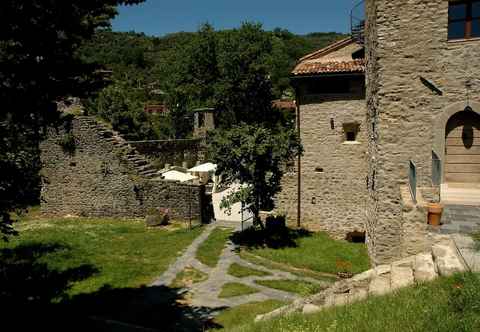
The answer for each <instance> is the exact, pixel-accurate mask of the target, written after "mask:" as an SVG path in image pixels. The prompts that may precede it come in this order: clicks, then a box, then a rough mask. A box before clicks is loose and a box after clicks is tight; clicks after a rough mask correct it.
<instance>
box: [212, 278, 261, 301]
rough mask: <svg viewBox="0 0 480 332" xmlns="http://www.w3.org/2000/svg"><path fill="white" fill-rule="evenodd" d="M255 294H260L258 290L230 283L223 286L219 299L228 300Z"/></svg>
mask: <svg viewBox="0 0 480 332" xmlns="http://www.w3.org/2000/svg"><path fill="white" fill-rule="evenodd" d="M253 293H258V290H257V289H255V288H252V287H250V286H247V285H244V284H240V283H236V282H229V283H226V284H225V285H223V287H222V291H221V292H220V295H218V297H220V298H227V297H234V296H240V295H248V294H253Z"/></svg>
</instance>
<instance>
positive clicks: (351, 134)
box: [347, 131, 357, 142]
mask: <svg viewBox="0 0 480 332" xmlns="http://www.w3.org/2000/svg"><path fill="white" fill-rule="evenodd" d="M356 140H357V135H356V133H355V132H354V131H347V142H355V141H356Z"/></svg>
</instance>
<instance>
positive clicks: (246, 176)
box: [209, 124, 302, 225]
mask: <svg viewBox="0 0 480 332" xmlns="http://www.w3.org/2000/svg"><path fill="white" fill-rule="evenodd" d="M209 152H210V153H211V155H212V157H213V161H214V162H215V163H216V164H217V171H216V173H217V174H218V175H220V178H221V184H222V186H226V187H230V186H232V185H238V184H241V187H240V189H239V190H237V191H235V192H233V193H231V194H230V195H228V196H227V197H225V198H224V200H223V201H222V202H221V207H222V208H229V207H231V206H232V204H235V203H237V202H242V203H243V204H245V206H248V208H249V210H250V211H251V212H252V213H253V216H254V224H256V225H261V222H260V219H259V213H260V210H261V209H271V208H272V207H273V197H274V196H275V195H276V194H277V193H278V192H279V191H280V190H281V179H282V177H283V172H284V166H285V164H286V163H287V162H288V161H291V160H294V158H295V157H296V156H298V155H299V154H300V153H302V147H301V145H300V141H299V139H298V137H297V135H296V133H295V132H294V131H293V130H285V131H278V130H272V129H269V128H265V127H262V126H259V125H246V124H244V125H241V126H235V127H233V128H231V129H228V130H221V131H217V132H215V133H214V134H213V136H212V137H211V140H210V144H209Z"/></svg>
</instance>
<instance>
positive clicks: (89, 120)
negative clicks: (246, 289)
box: [76, 116, 160, 179]
mask: <svg viewBox="0 0 480 332" xmlns="http://www.w3.org/2000/svg"><path fill="white" fill-rule="evenodd" d="M76 119H78V121H79V122H80V128H81V129H82V130H91V131H92V130H93V131H94V132H96V135H98V139H99V140H102V141H103V142H107V143H109V144H111V145H112V146H113V149H114V150H115V151H116V152H118V154H119V155H121V156H123V157H122V158H123V160H124V161H125V162H126V163H127V164H128V166H129V167H130V168H131V169H133V170H134V171H136V173H137V174H138V175H140V176H142V177H145V178H149V179H151V178H154V177H159V176H160V175H159V174H158V169H157V168H156V167H155V166H153V165H152V164H151V163H150V162H149V161H148V160H147V159H146V158H145V157H144V156H143V155H141V154H140V153H138V151H137V150H136V149H135V148H134V147H132V146H131V145H130V144H128V143H127V141H126V140H125V139H124V138H123V137H122V136H121V135H120V134H119V133H118V132H116V131H114V130H112V129H110V128H109V127H108V126H107V125H106V124H103V123H101V122H98V121H97V120H96V119H95V118H94V117H91V116H77V117H76Z"/></svg>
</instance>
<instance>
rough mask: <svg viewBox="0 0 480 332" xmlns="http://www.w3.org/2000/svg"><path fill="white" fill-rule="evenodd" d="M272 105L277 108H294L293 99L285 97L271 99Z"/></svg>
mask: <svg viewBox="0 0 480 332" xmlns="http://www.w3.org/2000/svg"><path fill="white" fill-rule="evenodd" d="M272 105H273V106H274V107H276V108H279V109H295V108H296V105H295V101H293V100H289V99H288V100H287V99H277V100H274V101H272Z"/></svg>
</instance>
